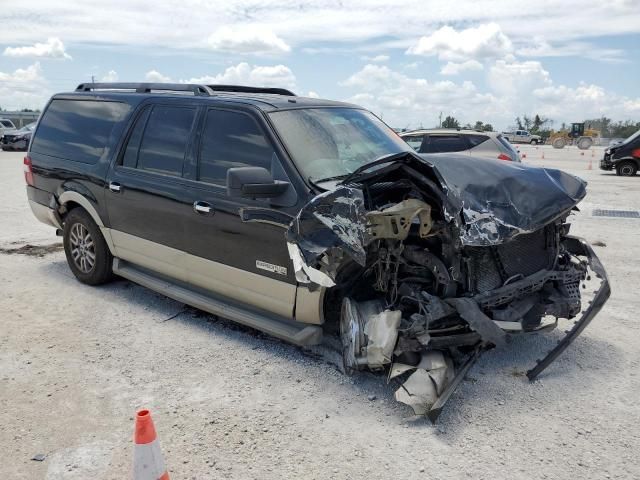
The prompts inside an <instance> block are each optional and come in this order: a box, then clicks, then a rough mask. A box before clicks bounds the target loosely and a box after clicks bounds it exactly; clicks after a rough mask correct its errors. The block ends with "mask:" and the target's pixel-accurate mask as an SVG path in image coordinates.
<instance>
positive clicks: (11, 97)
mask: <svg viewBox="0 0 640 480" xmlns="http://www.w3.org/2000/svg"><path fill="white" fill-rule="evenodd" d="M49 96H50V92H49V86H48V83H47V81H46V80H45V78H44V77H43V75H42V68H41V67H40V63H39V62H35V63H34V64H33V65H30V66H28V67H27V68H18V69H17V70H15V71H14V72H12V73H4V72H0V106H2V108H4V109H7V110H18V109H21V108H32V109H37V108H40V109H41V108H42V107H44V104H45V102H46V100H47V98H48V97H49Z"/></svg>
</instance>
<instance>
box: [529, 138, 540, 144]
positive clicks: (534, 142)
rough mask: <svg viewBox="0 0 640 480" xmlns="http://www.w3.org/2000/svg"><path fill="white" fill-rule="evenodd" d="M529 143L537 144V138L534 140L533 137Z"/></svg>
mask: <svg viewBox="0 0 640 480" xmlns="http://www.w3.org/2000/svg"><path fill="white" fill-rule="evenodd" d="M529 143H530V144H531V145H537V144H538V140H535V139H534V140H531V141H530V142H529Z"/></svg>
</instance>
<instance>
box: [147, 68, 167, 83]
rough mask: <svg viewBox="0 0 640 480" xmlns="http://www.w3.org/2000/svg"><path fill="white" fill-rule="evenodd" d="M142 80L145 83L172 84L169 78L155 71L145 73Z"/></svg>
mask: <svg viewBox="0 0 640 480" xmlns="http://www.w3.org/2000/svg"><path fill="white" fill-rule="evenodd" d="M144 79H145V80H146V81H147V82H154V83H170V82H172V80H171V77H167V76H166V75H163V74H161V73H160V72H158V71H157V70H149V71H148V72H147V73H145V75H144Z"/></svg>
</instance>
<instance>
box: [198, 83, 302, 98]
mask: <svg viewBox="0 0 640 480" xmlns="http://www.w3.org/2000/svg"><path fill="white" fill-rule="evenodd" d="M207 87H209V88H210V89H211V90H213V91H214V92H238V93H270V94H272V95H286V96H288V97H295V96H296V94H295V93H293V92H292V91H291V90H287V89H286V88H277V87H246V86H244V85H207Z"/></svg>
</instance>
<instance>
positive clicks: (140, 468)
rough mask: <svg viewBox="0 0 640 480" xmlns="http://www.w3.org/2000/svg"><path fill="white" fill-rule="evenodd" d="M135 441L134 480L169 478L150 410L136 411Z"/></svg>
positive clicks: (163, 479) (162, 479) (161, 479)
mask: <svg viewBox="0 0 640 480" xmlns="http://www.w3.org/2000/svg"><path fill="white" fill-rule="evenodd" d="M133 441H134V443H135V446H134V451H133V479H134V480H169V474H168V473H167V469H166V467H165V466H164V459H163V458H162V452H161V451H160V442H158V439H157V438H156V428H155V427H154V426H153V420H151V412H149V410H140V411H139V412H137V413H136V427H135V432H134V434H133Z"/></svg>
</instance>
